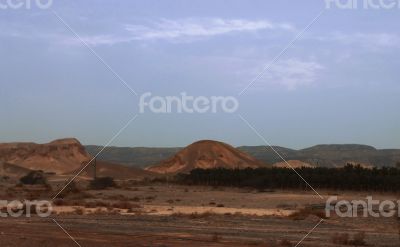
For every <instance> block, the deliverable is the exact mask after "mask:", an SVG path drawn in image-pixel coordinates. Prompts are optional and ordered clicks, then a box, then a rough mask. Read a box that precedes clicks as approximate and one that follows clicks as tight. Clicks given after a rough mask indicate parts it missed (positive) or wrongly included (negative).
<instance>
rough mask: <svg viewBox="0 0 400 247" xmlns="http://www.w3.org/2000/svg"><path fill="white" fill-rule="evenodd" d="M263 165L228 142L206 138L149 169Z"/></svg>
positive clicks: (171, 170) (175, 170) (181, 170)
mask: <svg viewBox="0 0 400 247" xmlns="http://www.w3.org/2000/svg"><path fill="white" fill-rule="evenodd" d="M262 166H264V164H263V163H262V162H260V161H258V160H256V159H254V158H253V157H251V156H250V155H248V154H246V153H244V152H242V151H240V150H238V149H236V148H234V147H232V146H230V145H228V144H226V143H222V142H217V141H210V140H204V141H198V142H195V143H193V144H191V145H189V146H187V147H186V148H184V149H182V150H181V151H180V152H178V153H177V154H175V155H174V156H172V157H171V158H168V159H166V160H163V161H161V162H160V164H157V165H155V166H151V167H149V168H147V170H148V171H152V172H156V173H184V172H189V171H191V170H193V169H196V168H201V169H212V168H228V169H244V168H258V167H262Z"/></svg>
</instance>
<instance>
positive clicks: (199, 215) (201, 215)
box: [189, 211, 215, 219]
mask: <svg viewBox="0 0 400 247" xmlns="http://www.w3.org/2000/svg"><path fill="white" fill-rule="evenodd" d="M213 215H215V214H214V213H212V212H209V211H207V212H204V213H197V212H196V213H191V214H190V215H189V218H191V219H204V218H209V217H211V216H213Z"/></svg>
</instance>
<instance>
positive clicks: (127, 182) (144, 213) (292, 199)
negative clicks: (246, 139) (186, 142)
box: [0, 139, 400, 247]
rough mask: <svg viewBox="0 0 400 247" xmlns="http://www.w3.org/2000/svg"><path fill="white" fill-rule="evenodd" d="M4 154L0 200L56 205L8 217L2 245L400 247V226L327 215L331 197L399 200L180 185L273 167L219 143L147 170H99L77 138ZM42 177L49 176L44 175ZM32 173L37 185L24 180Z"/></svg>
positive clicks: (104, 166)
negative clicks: (189, 177) (193, 175)
mask: <svg viewBox="0 0 400 247" xmlns="http://www.w3.org/2000/svg"><path fill="white" fill-rule="evenodd" d="M0 147H1V152H2V157H1V159H2V165H1V171H2V176H1V177H0V196H1V199H2V200H7V201H13V200H20V201H24V200H49V201H50V202H51V203H52V214H51V215H50V216H48V217H44V218H43V217H39V214H36V213H33V216H32V217H26V215H25V213H26V211H24V212H25V213H24V214H23V215H22V216H19V217H11V215H8V217H2V219H1V221H0V243H1V246H10V247H14V246H15V247H17V246H18V247H19V246H34V247H35V246H266V247H267V246H321V243H323V245H324V246H399V244H400V239H399V236H400V232H399V230H400V225H399V224H400V222H399V220H398V218H395V217H391V218H385V217H379V218H373V217H357V218H342V217H338V215H336V214H334V213H333V212H332V215H331V216H329V217H327V215H326V212H325V207H326V206H325V204H326V199H327V198H328V197H330V196H338V200H342V199H345V200H355V199H360V200H365V198H366V197H367V196H373V197H374V199H379V200H390V201H396V200H398V198H399V197H400V196H399V195H398V194H397V193H394V192H391V193H389V192H385V193H383V192H375V193H373V192H354V191H347V190H340V191H339V190H320V189H318V193H320V195H321V196H322V197H323V198H321V197H320V196H319V195H318V194H317V193H315V192H313V191H312V190H310V189H308V190H297V189H293V190H290V189H276V188H275V189H256V188H250V187H248V188H247V187H240V188H239V187H233V186H232V187H227V186H225V187H224V186H207V185H203V186H200V185H189V184H182V183H179V182H177V180H173V179H172V178H173V177H174V176H175V175H177V174H178V173H179V172H185V173H188V172H190V171H191V170H192V169H195V168H202V169H213V168H224V169H237V170H238V171H241V170H243V169H245V168H247V169H253V168H258V167H268V165H265V164H262V163H261V162H259V161H257V160H256V159H254V158H252V157H251V156H249V155H247V154H246V153H243V152H241V151H237V150H236V149H235V148H233V147H231V146H229V145H226V144H223V143H219V142H213V141H202V142H196V143H194V144H192V145H190V146H188V147H187V148H186V149H183V150H182V151H180V152H178V153H177V154H176V155H174V156H172V157H170V158H168V159H166V160H165V161H163V162H161V164H158V165H156V166H155V167H153V168H150V169H147V170H142V169H139V168H132V167H127V166H123V165H119V164H114V163H110V162H105V161H101V160H100V161H97V162H96V161H94V159H93V158H92V157H91V156H90V155H88V154H87V153H86V151H85V149H84V147H83V146H82V145H81V144H80V143H79V141H77V140H75V139H64V140H59V141H55V142H52V143H50V144H31V143H30V144H16V143H14V144H3V145H1V146H0ZM90 161H92V162H90ZM288 163H289V164H290V165H291V166H293V167H295V168H299V169H302V168H301V167H308V168H307V169H314V168H312V167H310V165H309V164H307V163H304V162H301V161H296V160H289V161H288ZM71 164H72V165H71ZM284 164H285V162H284V163H278V164H275V165H274V167H276V168H274V169H283V170H282V171H285V170H286V168H280V167H284ZM54 167H55V168H54ZM38 168H41V170H42V171H36V170H37V169H38ZM53 168H54V169H53ZM262 169H267V168H262ZM153 171H155V172H153ZM285 172H286V171H285ZM27 173H28V174H31V175H30V176H31V177H30V179H33V180H35V182H32V183H30V182H29V181H30V180H26V177H27V176H26V174H27ZM28 177H29V175H28ZM21 178H25V180H24V179H21ZM102 178H110V179H111V182H110V181H108V180H107V179H106V181H108V182H109V183H110V184H108V185H107V186H104V187H102V186H103V184H101V183H100V187H99V184H95V183H94V182H96V181H98V180H101V179H102ZM24 181H25V182H24ZM27 181H28V182H27ZM38 181H39V182H38ZM299 181H300V180H299ZM102 183H104V181H103V182H102ZM24 210H25V209H24ZM373 210H377V209H376V208H374V209H373ZM396 210H397V209H396ZM1 212H3V213H4V212H5V208H2V209H1Z"/></svg>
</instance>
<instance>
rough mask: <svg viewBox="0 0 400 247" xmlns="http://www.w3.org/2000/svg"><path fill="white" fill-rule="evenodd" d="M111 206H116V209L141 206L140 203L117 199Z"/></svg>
mask: <svg viewBox="0 0 400 247" xmlns="http://www.w3.org/2000/svg"><path fill="white" fill-rule="evenodd" d="M112 207H113V208H118V209H128V210H129V209H131V208H141V206H140V205H137V204H132V203H130V202H127V201H119V202H115V203H113V204H112Z"/></svg>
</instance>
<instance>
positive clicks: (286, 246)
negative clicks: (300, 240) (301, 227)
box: [278, 239, 294, 247]
mask: <svg viewBox="0 0 400 247" xmlns="http://www.w3.org/2000/svg"><path fill="white" fill-rule="evenodd" d="M278 246H282V247H292V246H294V245H293V244H292V242H290V241H289V240H287V239H284V240H281V241H279V242H278Z"/></svg>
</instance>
